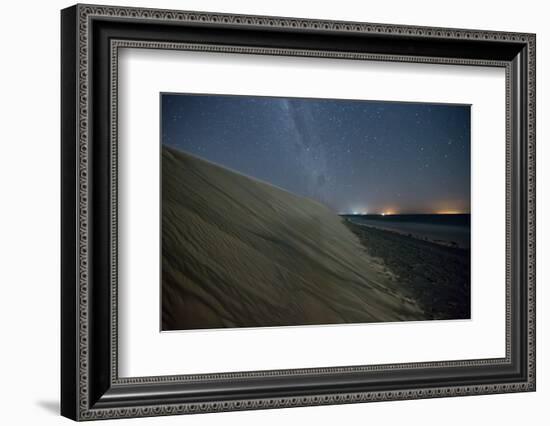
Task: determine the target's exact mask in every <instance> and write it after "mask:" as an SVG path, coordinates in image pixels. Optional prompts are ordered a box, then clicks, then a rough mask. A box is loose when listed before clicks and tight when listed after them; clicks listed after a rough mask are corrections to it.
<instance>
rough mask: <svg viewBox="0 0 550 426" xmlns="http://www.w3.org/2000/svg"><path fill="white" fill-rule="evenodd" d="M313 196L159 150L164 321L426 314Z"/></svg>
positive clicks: (202, 323)
mask: <svg viewBox="0 0 550 426" xmlns="http://www.w3.org/2000/svg"><path fill="white" fill-rule="evenodd" d="M407 294H409V293H408V292H407V291H406V289H403V288H400V287H399V285H398V284H397V282H396V281H394V280H392V275H391V272H389V271H387V270H386V269H385V268H384V266H383V265H382V264H381V262H380V260H379V259H376V258H374V257H371V256H369V255H368V254H367V253H366V251H365V249H364V247H363V246H362V245H361V244H360V242H359V240H358V238H357V236H355V235H354V234H353V233H352V232H351V231H350V230H349V229H348V228H347V227H346V226H345V225H344V224H343V221H342V219H341V218H340V217H339V216H337V215H336V214H334V213H332V212H331V211H330V210H329V209H328V208H326V207H325V206H323V205H322V204H320V203H317V202H315V201H312V200H310V199H306V198H304V197H300V196H297V195H294V194H292V193H290V192H287V191H284V190H282V189H280V188H277V187H275V186H272V185H269V184H267V183H264V182H261V181H258V180H255V179H252V178H249V177H247V176H245V175H242V174H239V173H235V172H233V171H231V170H228V169H225V168H223V167H221V166H218V165H215V164H212V163H209V162H207V161H204V160H202V159H200V158H197V157H195V156H192V155H189V154H186V153H183V152H181V151H178V150H176V149H174V148H169V147H166V146H163V148H162V329H163V330H181V329H197V328H225V327H258V326H285V325H311V324H335V323H361V322H380V321H402V320H417V319H423V316H424V313H423V311H422V309H421V308H420V307H419V306H418V305H417V304H416V303H415V302H414V301H413V300H412V299H410V298H409V297H407V296H406V295H407Z"/></svg>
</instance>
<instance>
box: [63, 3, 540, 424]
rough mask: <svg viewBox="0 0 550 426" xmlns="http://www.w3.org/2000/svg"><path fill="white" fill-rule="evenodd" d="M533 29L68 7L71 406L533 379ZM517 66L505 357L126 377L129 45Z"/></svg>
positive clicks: (512, 388)
mask: <svg viewBox="0 0 550 426" xmlns="http://www.w3.org/2000/svg"><path fill="white" fill-rule="evenodd" d="M535 40H536V39H535V35H534V34H523V33H509V32H494V31H478V30H464V29H449V28H427V27H414V26H402V25H386V24H369V23H357V22H335V21H321V20H308V19H294V18H279V17H266V16H243V15H228V14H216V13H202V12H186V11H170V10H156V9H139V8H128V7H106V6H96V5H76V6H73V7H70V8H67V9H64V10H63V11H62V13H61V49H62V76H61V78H62V93H61V100H62V123H61V130H62V131H61V134H62V152H61V157H62V185H61V187H62V188H61V189H62V283H61V287H62V288H61V310H62V311H61V320H62V329H61V337H62V342H61V344H62V348H61V349H62V351H61V355H62V357H61V366H62V374H61V385H62V386H61V413H62V415H64V416H66V417H68V418H71V419H73V420H93V419H106V418H123V417H141V416H160V415H171V414H187V413H205V412H218V411H230V410H247V409H265V408H279V407H293V406H310V405H312V406H314V405H324V404H345V403H355V402H368V401H384V400H403V399H417V398H436V397H445V396H464V395H479V394H491V393H505V392H524V391H534V390H535ZM127 47H131V48H136V49H141V48H143V49H163V50H182V49H183V50H194V51H209V52H227V53H239V54H259V55H274V56H300V57H316V58H332V59H353V60H368V61H389V62H392V61H393V62H411V63H428V64H452V65H462V66H471V65H481V66H490V67H499V68H503V69H505V72H506V157H507V158H506V163H507V164H506V196H507V212H506V230H505V232H506V342H505V345H506V356H505V357H503V358H491V359H473V360H457V361H435V362H420V363H402V364H376V365H354V366H327V367H323V368H307V369H290V370H288V369H287V370H269V371H263V370H262V371H250V372H240V373H236V372H227V373H224V372H220V373H215V374H195V375H173V376H154V377H130V378H128V377H119V374H118V363H119V359H118V326H117V324H118V322H117V306H118V293H117V277H118V275H117V272H118V271H117V259H118V243H117V232H118V216H117V202H118V186H117V178H118V175H117V158H118V157H117V155H118V152H117V114H118V109H117V107H118V103H117V89H118V84H119V78H120V76H118V74H117V72H118V52H119V49H121V48H127Z"/></svg>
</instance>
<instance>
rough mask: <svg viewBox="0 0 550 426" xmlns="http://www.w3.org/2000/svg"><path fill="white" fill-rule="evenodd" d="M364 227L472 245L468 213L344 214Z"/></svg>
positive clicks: (430, 239)
mask: <svg viewBox="0 0 550 426" xmlns="http://www.w3.org/2000/svg"><path fill="white" fill-rule="evenodd" d="M342 217H343V218H345V219H347V220H349V221H351V222H352V223H355V224H357V225H361V226H371V227H374V228H378V229H383V230H386V231H393V232H399V233H400V234H404V235H409V236H411V237H414V238H418V239H422V240H428V241H432V242H435V243H438V244H444V245H449V246H453V247H460V248H465V249H469V248H470V222H471V221H470V215H469V214H399V215H386V216H382V215H370V214H369V215H342Z"/></svg>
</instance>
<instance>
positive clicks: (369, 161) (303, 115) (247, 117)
mask: <svg viewBox="0 0 550 426" xmlns="http://www.w3.org/2000/svg"><path fill="white" fill-rule="evenodd" d="M161 105H162V115H161V120H162V129H161V137H162V144H163V145H166V146H170V147H173V148H176V149H178V150H182V151H184V152H186V153H188V154H191V155H195V156H197V157H199V158H201V159H204V160H206V161H209V162H212V163H214V164H217V165H219V166H222V167H224V168H227V169H229V170H232V171H235V172H237V173H241V174H243V175H245V176H249V177H251V178H253V179H257V180H260V181H262V182H265V183H268V184H271V185H273V186H276V187H278V188H280V189H283V190H285V191H288V192H291V193H293V194H296V195H299V196H303V197H307V198H310V199H313V200H315V201H317V202H320V203H322V204H323V205H325V206H326V207H328V208H329V209H331V210H332V211H334V212H335V213H336V214H339V215H354V214H358V215H361V214H372V215H388V216H389V215H405V214H410V215H414V214H417V215H421V214H470V107H469V106H467V105H445V104H429V103H415V104H411V103H400V102H382V101H356V100H355V101H346V100H329V99H301V98H268V97H258V96H231V95H229V96H228V95H190V94H166V93H165V94H162V95H161Z"/></svg>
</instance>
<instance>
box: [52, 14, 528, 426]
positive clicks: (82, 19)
mask: <svg viewBox="0 0 550 426" xmlns="http://www.w3.org/2000/svg"><path fill="white" fill-rule="evenodd" d="M61 49H62V76H61V81H62V93H61V98H62V123H61V126H62V154H61V155H62V283H61V286H62V289H61V309H62V312H61V316H62V329H61V335H62V351H61V352H62V359H61V366H62V374H61V385H62V386H61V412H62V414H63V415H64V416H66V417H69V418H71V419H74V420H93V419H105V418H122V417H142V416H157V415H170V414H188V413H205V412H215V411H229V410H244V409H266V408H278V407H292V406H308V405H321V404H344V403H354V402H368V401H382V400H400V399H417V398H435V397H446V396H465V395H478V394H490V393H505V392H523V391H534V390H535V35H534V34H523V33H521V34H520V33H508V32H506V33H504V32H494V31H479V30H463V29H449V28H426V27H412V26H402V25H387V24H369V23H358V22H335V21H319V20H307V19H294V18H280V17H268V16H242V15H227V14H216V13H202V12H187V11H171V10H155V9H138V8H128V7H106V6H96V5H76V6H73V7H70V8H67V9H64V10H63V11H62V12H61Z"/></svg>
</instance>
